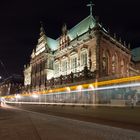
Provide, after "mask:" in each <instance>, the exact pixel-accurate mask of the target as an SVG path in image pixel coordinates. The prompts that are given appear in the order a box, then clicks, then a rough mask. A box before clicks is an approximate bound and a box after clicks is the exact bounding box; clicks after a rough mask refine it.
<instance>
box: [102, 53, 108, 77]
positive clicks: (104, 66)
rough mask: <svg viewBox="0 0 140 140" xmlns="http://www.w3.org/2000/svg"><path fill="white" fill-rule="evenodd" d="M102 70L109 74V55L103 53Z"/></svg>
mask: <svg viewBox="0 0 140 140" xmlns="http://www.w3.org/2000/svg"><path fill="white" fill-rule="evenodd" d="M102 69H103V72H104V74H106V75H108V74H109V53H108V52H103V61H102Z"/></svg>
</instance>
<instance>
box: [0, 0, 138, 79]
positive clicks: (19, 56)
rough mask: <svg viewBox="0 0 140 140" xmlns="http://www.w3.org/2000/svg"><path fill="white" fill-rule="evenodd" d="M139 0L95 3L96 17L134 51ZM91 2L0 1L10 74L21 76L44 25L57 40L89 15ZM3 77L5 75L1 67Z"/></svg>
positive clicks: (3, 52)
mask: <svg viewBox="0 0 140 140" xmlns="http://www.w3.org/2000/svg"><path fill="white" fill-rule="evenodd" d="M138 1H139V0H133V1H129V0H106V1H105V0H94V1H93V3H94V4H95V6H94V7H93V16H98V17H99V21H100V23H102V25H103V26H104V27H105V28H106V29H108V28H109V30H110V33H111V34H112V35H113V34H114V33H116V34H117V37H118V38H119V37H121V38H122V40H125V41H126V42H127V43H129V42H130V43H131V48H135V47H139V46H140V14H139V13H140V10H139V9H140V3H139V2H138ZM88 2H89V0H57V1H56V0H38V1H37V0H28V1H26V0H23V1H21V0H11V1H10V0H9V1H6V0H1V1H0V60H2V62H3V63H4V65H5V67H6V69H7V71H8V75H11V74H22V72H23V66H24V64H27V63H28V62H29V60H30V54H31V52H32V49H33V48H35V47H36V44H37V39H38V37H39V32H40V21H42V22H43V24H44V28H45V31H46V35H47V36H49V37H51V38H54V39H56V38H57V37H59V35H60V34H61V27H62V24H63V23H66V24H67V26H68V29H70V28H71V27H73V26H74V25H75V24H77V23H78V22H79V21H81V20H82V19H84V18H85V17H86V16H88V15H89V9H88V7H86V4H87V3H88ZM0 75H2V76H4V77H6V76H7V75H6V72H5V71H4V68H3V67H2V65H1V66H0Z"/></svg>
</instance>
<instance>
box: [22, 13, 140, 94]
mask: <svg viewBox="0 0 140 140" xmlns="http://www.w3.org/2000/svg"><path fill="white" fill-rule="evenodd" d="M139 70H140V69H139V68H138V67H136V65H135V62H134V61H132V56H131V51H130V46H127V45H126V44H125V43H122V42H121V41H118V40H117V39H116V37H115V36H114V37H112V36H111V35H110V34H109V32H108V31H106V30H105V29H104V28H103V27H102V26H101V25H100V24H99V22H98V20H96V19H95V18H94V17H93V16H92V13H90V15H89V16H88V17H86V18H85V19H83V20H82V21H80V22H79V23H78V24H77V25H76V26H74V27H73V28H72V29H70V30H68V29H67V26H66V25H65V24H64V25H63V27H62V34H61V36H60V37H59V38H58V39H56V40H54V39H51V38H50V37H48V36H46V33H45V31H44V28H43V26H42V25H41V28H40V37H39V39H38V43H37V45H36V48H35V49H34V50H33V51H32V54H31V60H30V65H29V66H28V67H25V69H24V77H25V83H24V85H25V86H27V85H28V86H30V90H31V91H41V90H44V89H52V88H56V87H63V86H69V85H77V84H80V83H87V82H88V81H90V82H91V81H101V80H102V79H114V78H121V77H128V76H130V75H131V76H132V75H137V74H138V73H139ZM27 79H28V80H27Z"/></svg>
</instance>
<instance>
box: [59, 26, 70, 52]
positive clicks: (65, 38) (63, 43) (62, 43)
mask: <svg viewBox="0 0 140 140" xmlns="http://www.w3.org/2000/svg"><path fill="white" fill-rule="evenodd" d="M67 33H68V30H67V25H66V24H63V26H62V35H61V36H60V40H59V49H60V50H62V49H64V48H66V47H67V46H68V45H69V41H70V38H69V36H68V34H67Z"/></svg>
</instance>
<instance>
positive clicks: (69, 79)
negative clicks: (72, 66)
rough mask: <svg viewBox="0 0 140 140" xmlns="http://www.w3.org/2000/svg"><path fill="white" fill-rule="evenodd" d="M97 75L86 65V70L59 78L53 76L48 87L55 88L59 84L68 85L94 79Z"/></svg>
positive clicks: (47, 84)
mask: <svg viewBox="0 0 140 140" xmlns="http://www.w3.org/2000/svg"><path fill="white" fill-rule="evenodd" d="M95 75H96V74H95V72H91V71H90V70H88V68H87V67H85V68H84V70H83V71H81V72H77V73H73V72H71V73H70V74H69V75H61V76H60V77H58V78H52V79H50V80H47V81H46V87H47V88H53V87H56V86H59V85H66V84H71V83H75V82H80V81H85V80H89V79H94V78H95Z"/></svg>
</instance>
